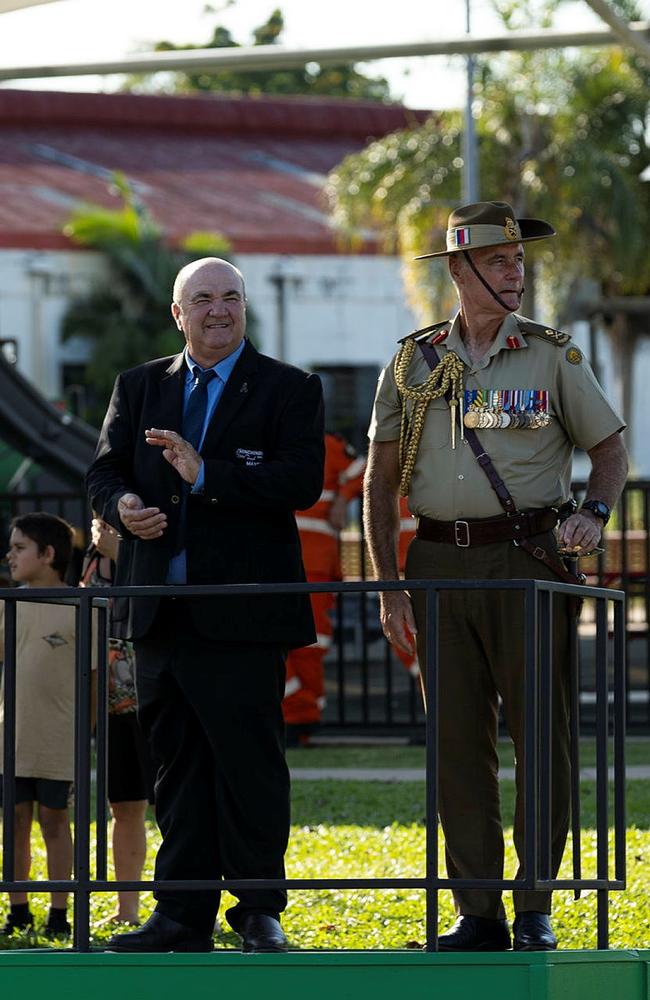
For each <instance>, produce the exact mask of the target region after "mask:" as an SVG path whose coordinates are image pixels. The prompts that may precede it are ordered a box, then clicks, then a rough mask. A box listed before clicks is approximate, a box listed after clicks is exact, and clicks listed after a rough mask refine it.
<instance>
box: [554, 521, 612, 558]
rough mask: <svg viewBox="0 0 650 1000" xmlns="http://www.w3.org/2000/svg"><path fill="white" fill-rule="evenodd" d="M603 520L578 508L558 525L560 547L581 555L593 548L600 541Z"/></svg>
mask: <svg viewBox="0 0 650 1000" xmlns="http://www.w3.org/2000/svg"><path fill="white" fill-rule="evenodd" d="M602 530H603V522H602V521H601V519H600V518H599V517H596V515H595V514H592V512H591V511H589V510H584V511H583V510H579V511H577V512H576V513H575V514H572V515H571V517H568V518H567V519H566V521H564V523H563V524H562V525H561V526H560V530H559V532H558V539H559V543H560V546H561V548H564V549H569V550H570V551H571V552H572V553H575V555H577V556H579V555H583V554H584V553H585V552H590V551H591V550H592V549H595V548H596V546H597V545H598V542H599V541H600V536H601V534H602Z"/></svg>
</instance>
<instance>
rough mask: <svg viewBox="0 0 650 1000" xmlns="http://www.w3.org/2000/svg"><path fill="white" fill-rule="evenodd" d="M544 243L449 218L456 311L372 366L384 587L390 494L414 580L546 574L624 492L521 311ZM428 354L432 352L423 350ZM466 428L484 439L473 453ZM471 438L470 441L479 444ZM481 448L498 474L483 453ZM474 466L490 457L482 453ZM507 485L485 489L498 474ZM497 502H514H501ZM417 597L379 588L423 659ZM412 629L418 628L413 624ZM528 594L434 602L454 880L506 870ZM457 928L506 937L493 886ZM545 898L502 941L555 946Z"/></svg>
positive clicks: (557, 792) (559, 843)
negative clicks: (503, 808)
mask: <svg viewBox="0 0 650 1000" xmlns="http://www.w3.org/2000/svg"><path fill="white" fill-rule="evenodd" d="M553 235H555V233H554V230H553V228H552V227H551V226H550V225H548V224H547V223H545V222H542V221H541V220H537V219H516V217H515V213H514V212H513V210H512V208H511V207H510V206H509V205H507V204H505V203H501V202H482V203H478V204H473V205H467V206H463V207H462V208H459V209H457V210H456V211H454V212H453V213H452V214H451V216H450V218H449V224H448V230H447V246H446V249H444V250H440V251H438V252H436V253H431V254H426V255H424V256H426V257H447V258H448V263H449V270H450V273H451V277H452V279H453V281H454V283H455V285H456V289H457V292H458V297H459V301H460V309H459V312H458V314H457V315H456V317H455V319H453V321H452V320H449V321H446V322H444V323H439V324H437V325H436V326H434V327H430V328H428V329H427V330H425V331H418V332H416V333H415V334H413V335H411V337H409V338H406V339H405V341H403V346H402V348H401V350H400V351H399V353H398V354H397V356H396V358H395V359H394V360H393V362H391V364H389V365H388V366H387V367H386V369H385V370H384V371H383V373H382V375H381V376H380V379H379V385H378V389H377V395H376V399H375V405H374V410H373V415H372V421H371V425H370V430H369V437H370V442H371V444H370V453H369V462H368V471H367V473H366V479H365V494H366V500H365V518H366V532H367V537H368V539H369V543H370V548H371V554H372V558H373V562H374V567H375V571H376V573H377V576H378V578H379V579H385V580H396V579H398V578H399V574H398V568H397V555H396V552H397V537H398V530H399V517H398V495H399V494H400V493H402V494H403V495H404V494H408V497H409V507H410V509H411V512H412V513H413V514H414V515H415V517H416V519H417V524H418V528H417V535H416V537H415V539H414V540H413V542H412V543H411V546H410V549H409V553H408V558H407V564H406V576H407V578H410V579H417V578H427V579H461V580H473V579H526V578H528V579H531V578H535V579H549V580H557V579H558V578H561V577H559V576H558V572H559V574H562V572H563V571H564V572H566V570H565V567H564V565H563V564H562V562H561V557H560V556H559V555H558V547H559V548H560V549H567V550H570V551H571V553H572V554H575V555H580V554H582V553H585V552H587V551H589V550H591V549H593V548H594V546H596V545H597V544H598V542H599V540H600V537H601V531H602V528H603V526H604V524H605V523H606V522H607V519H608V517H609V512H610V509H611V507H612V506H613V505H614V504H615V503H616V501H617V499H618V497H619V495H620V492H621V490H622V487H623V484H624V481H625V477H626V473H627V458H626V452H625V448H624V445H623V443H622V440H621V436H620V432H621V431H622V430H623V429H624V424H623V422H622V420H621V419H620V417H619V416H618V414H617V413H616V412H615V410H614V409H613V408H612V406H611V405H610V403H609V402H608V401H607V399H606V398H605V396H604V394H603V391H602V389H601V388H600V386H599V384H598V383H597V381H596V379H595V378H594V376H593V374H592V372H591V370H590V368H589V365H588V364H587V363H586V361H585V359H584V358H583V356H582V353H581V352H580V350H579V349H578V348H577V347H576V346H575V345H573V344H572V343H571V341H570V338H569V336H568V335H566V334H564V333H561V332H559V331H556V330H553V329H550V328H548V327H545V326H540V325H538V324H537V323H534V322H532V321H531V320H529V319H526V318H524V317H523V316H521V315H520V314H519V313H518V311H517V310H518V309H519V305H520V302H521V297H522V293H523V287H524V244H525V243H527V242H529V241H531V240H538V239H544V238H546V237H551V236H553ZM432 349H433V350H434V352H435V353H432ZM471 431H474V433H475V434H476V439H478V442H479V447H478V448H477V449H476V451H474V450H473V447H470V444H471V442H470V441H469V440H468V436H469V437H471ZM476 439H475V440H476ZM575 447H579V448H582V449H584V450H585V451H586V452H587V453H588V455H589V458H590V460H591V466H592V468H591V474H590V478H589V484H588V487H587V495H586V498H585V501H584V502H583V503H582V506H581V508H580V509H579V510H578V511H577V512H575V513H573V514H572V515H571V516H569V517H568V518H567V519H565V520H564V521H563V522H562V523H561V525H560V527H559V529H557V530H556V525H557V522H558V513H557V512H558V508H560V507H561V505H562V504H564V503H565V502H566V501H567V500H568V498H569V490H570V475H571V458H572V454H573V450H574V448H575ZM481 451H484V452H486V453H487V454H488V455H489V456H490V458H491V461H492V463H493V467H494V470H496V473H495V475H492V477H491V479H488V477H487V476H486V474H485V472H484V471H483V468H482V467H481V465H480V464H479V462H478V461H477V455H480V453H481ZM481 461H482V462H483V463H484V462H485V458H484V457H482V459H481ZM499 479H500V480H501V481H502V482H503V483H504V484H505V489H504V490H503V489H501V487H500V486H499V487H498V489H499V491H500V492H501V498H499V496H498V493H497V492H496V491H495V487H497V486H498V480H499ZM508 497H509V499H507V498H508ZM423 605H424V595H423V594H422V593H420V594H418V593H413V595H411V596H409V595H408V594H406V593H402V592H390V593H384V594H383V595H382V601H381V613H382V625H383V629H384V632H385V634H386V636H387V637H388V638H389V639H390V641H391V642H393V643H394V644H396V645H397V646H400V647H401V648H402V649H403V650H405V651H408V650H409V649H410V642H411V640H410V634H409V633H413V632H417V642H418V644H419V654H420V662H421V663H424V639H425V635H426V622H425V621H424V607H423ZM570 614H571V608H570V605H569V602H568V601H567V600H566V599H565V598H556V601H555V607H554V619H553V621H554V646H555V648H554V655H553V674H554V676H553V706H552V711H553V715H552V718H553V736H552V760H553V771H552V780H553V787H552V794H551V798H552V803H551V810H552V820H551V822H552V844H551V851H552V869H553V872H552V874H553V876H555V874H556V873H557V870H558V868H559V864H560V861H561V858H562V853H563V850H564V845H565V841H566V835H567V830H568V822H569V754H568V742H569V736H568V697H567V689H568V676H567V675H568V640H569V628H570ZM416 623H417V625H416ZM523 626H524V612H523V595H522V594H521V593H517V592H516V591H496V590H495V591H485V590H483V591H480V590H470V591H463V592H461V591H456V592H455V593H454V592H452V591H448V592H447V593H446V594H444V593H443V594H441V601H440V632H439V647H440V664H439V671H440V672H439V737H438V738H439V748H440V751H439V752H440V758H439V759H440V774H439V780H440V785H439V787H440V796H439V812H440V819H441V823H442V827H443V831H444V835H445V847H446V862H447V871H448V874H449V876H450V878H464V879H469V878H485V879H490V878H492V879H498V878H502V877H503V853H504V848H503V830H502V825H501V816H500V808H499V791H498V759H497V754H496V738H497V716H498V699H499V697H501V699H502V702H503V708H504V714H505V720H506V724H507V726H508V730H509V733H510V735H511V737H512V739H513V742H514V744H515V751H516V759H517V762H518V764H521V762H523V759H524V683H523V661H524V649H523V633H524V627H523ZM514 842H515V846H516V849H517V853H518V857H519V860H520V869H519V874H521V873H522V872H523V858H524V854H523V848H524V823H523V768H521V767H518V769H517V805H516V812H515V821H514ZM454 900H455V905H456V912H457V920H456V923H455V924H454V925H453V927H452V928H451V929H450V930H448V931H447V933H444V934H442V935H441V936H440V938H439V947H440V949H441V950H445V951H505V950H507V949H508V948H509V947H510V946H511V937H510V928H509V926H508V923H507V921H506V918H505V917H506V915H505V910H504V906H503V902H502V899H501V893H500V892H498V891H494V890H483V889H473V890H459V891H454ZM550 904H551V894H550V892H546V891H523V890H520V891H516V892H515V893H514V910H515V920H514V925H513V935H514V941H513V942H512V943H513V946H514V948H515V949H517V950H550V949H552V948H555V947H557V941H556V938H555V935H554V933H553V930H552V927H551V924H550V920H549V914H550Z"/></svg>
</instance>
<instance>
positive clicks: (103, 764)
mask: <svg viewBox="0 0 650 1000" xmlns="http://www.w3.org/2000/svg"><path fill="white" fill-rule="evenodd" d="M96 648H97V714H96V718H97V728H96V742H95V748H96V768H97V788H96V802H95V816H96V843H97V848H96V859H95V864H96V866H97V878H98V879H106V878H107V877H108V876H107V869H108V843H107V840H108V838H107V834H106V820H107V810H106V802H107V784H108V656H107V654H108V608H107V605H106V604H102V606H101V607H98V608H97V646H96Z"/></svg>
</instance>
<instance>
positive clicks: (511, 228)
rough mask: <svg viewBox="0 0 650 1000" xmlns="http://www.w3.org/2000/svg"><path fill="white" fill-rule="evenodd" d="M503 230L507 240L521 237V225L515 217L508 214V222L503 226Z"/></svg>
mask: <svg viewBox="0 0 650 1000" xmlns="http://www.w3.org/2000/svg"><path fill="white" fill-rule="evenodd" d="M503 232H504V235H505V238H506V239H507V240H518V239H519V238H520V233H519V226H518V225H517V224H516V222H515V221H514V219H511V218H509V217H508V216H506V224H505V226H504V227H503Z"/></svg>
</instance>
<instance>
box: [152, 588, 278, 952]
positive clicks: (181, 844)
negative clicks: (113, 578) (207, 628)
mask: <svg viewBox="0 0 650 1000" xmlns="http://www.w3.org/2000/svg"><path fill="white" fill-rule="evenodd" d="M185 609H186V604H185V601H184V600H183V599H178V600H172V599H165V600H164V601H161V607H160V610H159V612H158V615H157V617H156V619H155V621H154V624H153V626H152V628H151V630H150V631H149V633H148V634H147V636H146V637H145V638H143V639H139V640H136V642H135V654H136V684H137V691H138V706H139V707H138V717H139V720H140V724H141V726H142V728H143V730H144V732H145V734H146V735H147V737H148V739H149V741H150V745H151V750H152V754H153V756H154V758H155V759H156V760H157V761H158V762H159V765H160V766H159V770H158V775H157V779H156V788H155V798H156V819H157V821H158V824H159V826H160V830H161V832H162V835H163V842H162V845H161V847H160V850H159V852H158V856H157V858H156V878H157V879H215V881H217V880H219V879H220V878H283V877H284V854H285V851H286V847H287V841H288V836H289V798H290V796H289V772H288V768H287V765H286V761H285V758H284V723H283V719H282V711H281V701H282V696H283V694H284V683H285V669H284V657H283V652H282V650H281V649H280V648H279V647H278V646H275V645H265V644H262V643H249V644H242V643H237V644H234V643H233V644H228V643H217V642H214V641H212V640H209V639H205V638H203V637H202V636H199V635H196V633H195V632H194V631H193V630H192V626H191V624H190V622H189V616H188V615H187V612H186V610H185ZM237 895H238V897H239V902H238V904H237V905H236V906H235V907H233V908H231V909H229V910H228V912H227V918H228V922H229V923H230V924H231V926H232V927H233V928H234V929H235V930H237V929H238V928H239V927H240V926H241V920H242V917H243V916H244V915H245V914H246V913H251V912H254V913H265V914H268V915H270V916H277V915H278V914H279V913H280V912H281V911H282V910H284V909H285V907H286V902H287V896H286V892H285V891H284V890H281V889H259V890H245V891H241V892H239V893H237ZM155 897H156V900H157V901H158V902H157V907H156V909H157V910H158V911H159V912H161V913H163V914H164V915H166V916H168V917H170V918H171V919H173V920H176V921H178V922H179V923H182V924H185V925H187V926H188V927H193V928H195V929H197V930H200V931H205V932H210V931H211V930H212V928H213V926H214V921H215V918H216V915H217V910H218V908H219V898H220V893H219V891H218V889H217V888H215V890H214V891H202V890H194V889H188V890H187V891H167V890H165V889H161V890H159V891H157V892H156V893H155Z"/></svg>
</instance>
